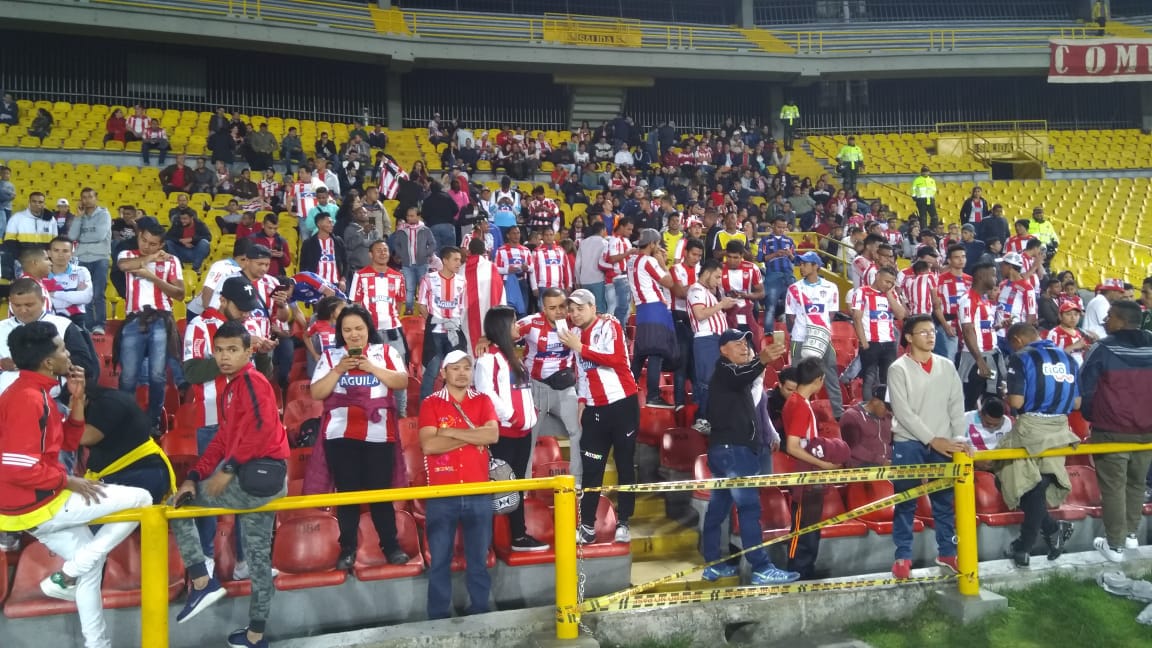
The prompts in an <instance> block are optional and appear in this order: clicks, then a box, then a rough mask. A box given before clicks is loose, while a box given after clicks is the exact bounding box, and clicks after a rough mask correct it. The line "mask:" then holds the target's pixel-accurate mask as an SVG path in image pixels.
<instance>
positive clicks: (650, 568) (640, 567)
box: [632, 552, 740, 592]
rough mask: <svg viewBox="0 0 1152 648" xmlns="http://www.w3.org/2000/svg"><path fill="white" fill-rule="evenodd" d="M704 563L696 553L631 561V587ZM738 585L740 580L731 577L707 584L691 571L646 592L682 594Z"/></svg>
mask: <svg viewBox="0 0 1152 648" xmlns="http://www.w3.org/2000/svg"><path fill="white" fill-rule="evenodd" d="M703 562H704V559H703V558H702V557H701V556H700V554H698V553H696V552H691V553H681V554H674V555H670V556H666V557H664V558H661V559H659V560H644V561H637V560H634V561H632V585H640V584H642V583H649V582H652V581H654V580H656V579H658V578H663V577H665V576H668V575H669V574H675V573H677V572H680V571H683V570H685V569H691V568H693V567H695V566H697V565H700V564H702V563H703ZM739 584H740V578H739V577H737V576H733V577H731V578H722V579H720V580H718V581H716V582H712V583H709V582H708V581H705V580H703V579H702V578H700V572H699V571H693V572H692V573H691V574H688V575H687V576H685V577H683V578H678V579H676V580H674V581H669V582H667V583H663V584H661V585H657V586H656V587H653V588H652V589H650V590H646V591H648V592H682V591H686V590H703V589H713V588H718V587H736V586H738V585H739Z"/></svg>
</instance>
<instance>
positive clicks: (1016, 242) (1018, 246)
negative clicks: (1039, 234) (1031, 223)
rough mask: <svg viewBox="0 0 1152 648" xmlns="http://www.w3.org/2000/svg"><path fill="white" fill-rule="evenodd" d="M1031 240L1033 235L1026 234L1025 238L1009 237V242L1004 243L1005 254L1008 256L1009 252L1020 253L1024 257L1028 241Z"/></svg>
mask: <svg viewBox="0 0 1152 648" xmlns="http://www.w3.org/2000/svg"><path fill="white" fill-rule="evenodd" d="M1031 239H1032V235H1031V234H1025V235H1024V236H1009V237H1008V240H1007V241H1005V242H1004V254H1008V253H1009V252H1018V253H1020V254H1021V255H1023V254H1024V246H1025V245H1027V244H1028V241H1030V240H1031Z"/></svg>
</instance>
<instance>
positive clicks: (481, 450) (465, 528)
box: [420, 350, 500, 619]
mask: <svg viewBox="0 0 1152 648" xmlns="http://www.w3.org/2000/svg"><path fill="white" fill-rule="evenodd" d="M441 373H442V374H443V376H444V388H443V389H441V390H440V391H438V392H436V393H435V394H433V395H432V396H431V397H430V398H428V399H426V400H425V401H424V402H423V404H422V405H421V407H420V447H421V448H422V449H423V451H424V461H425V463H426V464H427V467H428V485H429V486H440V485H449V484H464V483H469V482H487V481H488V479H489V477H488V446H489V445H492V444H494V443H496V442H497V441H499V439H500V425H499V418H498V417H497V415H496V408H495V406H494V405H493V404H492V400H491V399H490V398H488V396H486V395H484V394H481V393H479V392H477V391H475V390H473V389H472V388H471V385H472V359H471V358H469V357H468V354H467V353H465V352H464V351H459V350H457V351H452V352H450V353H449V354H448V355H446V356H445V357H444V366H443V368H442V369H441ZM425 520H426V522H425V525H426V528H427V532H428V553H429V555H430V557H431V564H429V565H428V618H429V619H447V618H449V617H451V616H452V571H451V565H452V548H453V547H454V546H455V539H456V531H457V529H460V530H461V531H462V532H463V537H464V554H465V559H466V561H467V579H466V582H467V584H468V598H469V604H468V611H467V613H468V614H482V613H484V612H487V611H488V597H489V596H490V594H491V591H492V580H491V577H490V576H489V575H488V565H487V562H488V547H489V546H490V545H491V544H492V496H491V495H458V496H454V497H438V498H434V499H430V500H428V502H427V513H426V515H425Z"/></svg>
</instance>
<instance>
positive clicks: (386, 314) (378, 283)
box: [348, 241, 409, 418]
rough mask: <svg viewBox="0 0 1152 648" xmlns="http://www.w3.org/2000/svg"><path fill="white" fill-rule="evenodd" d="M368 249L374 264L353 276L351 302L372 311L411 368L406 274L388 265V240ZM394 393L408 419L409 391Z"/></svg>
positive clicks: (382, 333)
mask: <svg viewBox="0 0 1152 648" xmlns="http://www.w3.org/2000/svg"><path fill="white" fill-rule="evenodd" d="M368 249H369V252H370V253H371V254H372V265H369V266H366V267H364V268H361V269H359V270H357V271H356V273H355V274H353V275H352V285H351V286H349V287H348V301H350V302H352V303H353V304H360V305H361V306H363V307H364V309H365V310H367V311H368V312H369V313H372V320H373V324H374V325H375V326H376V330H377V331H380V336H381V337H383V338H384V344H387V345H388V346H390V347H392V348H393V349H395V350H396V353H398V354H400V358H401V359H402V360H403V361H404V366H405V367H407V366H408V353H409V349H408V341H407V339H406V338H405V337H404V328H403V326H401V324H400V305H401V304H403V303H404V300H405V298H406V297H407V295H408V288H407V286H406V285H405V283H404V275H403V274H401V273H400V272H399V271H398V270H396V269H395V268H392V267H391V266H390V265H388V261H389V259H390V258H391V250H390V249H389V248H388V242H387V241H376V242H374V243H372V245H371V247H369V248H368ZM392 395H393V396H394V397H395V399H396V411H397V412H398V413H399V416H400V418H404V417H405V416H407V412H408V391H407V390H404V389H397V390H395V391H393V392H392Z"/></svg>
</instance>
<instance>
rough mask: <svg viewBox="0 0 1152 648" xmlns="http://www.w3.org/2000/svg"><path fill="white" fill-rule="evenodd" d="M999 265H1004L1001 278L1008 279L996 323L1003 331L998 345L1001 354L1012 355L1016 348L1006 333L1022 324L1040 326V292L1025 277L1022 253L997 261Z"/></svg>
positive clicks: (1002, 287) (1003, 288) (1000, 330)
mask: <svg viewBox="0 0 1152 648" xmlns="http://www.w3.org/2000/svg"><path fill="white" fill-rule="evenodd" d="M996 262H997V263H999V264H1000V276H1002V277H1004V281H1001V282H1000V298H999V300H998V301H999V306H998V307H997V311H998V312H997V318H996V319H997V321H996V324H997V327H998V328H999V330H998V331H997V333H996V335H997V336H998V342H997V344H998V346H999V347H1000V351H1001V353H1012V348H1011V347H1010V346H1008V339H1007V337H1006V336H1005V331H1006V330H1007V329H1008V326H1009V325H1011V324H1017V323H1019V322H1027V323H1028V324H1031V325H1033V326H1035V325H1036V317H1037V313H1038V309H1037V307H1036V290H1035V288H1034V287H1033V286H1032V281H1031V280H1030V279H1028V278H1027V277H1025V276H1024V275H1023V274H1022V273H1023V272H1024V263H1025V262H1024V257H1023V256H1022V255H1021V254H1020V253H1019V252H1009V253H1007V254H1005V255H1004V256H1002V257H1000V258H999V259H996Z"/></svg>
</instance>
